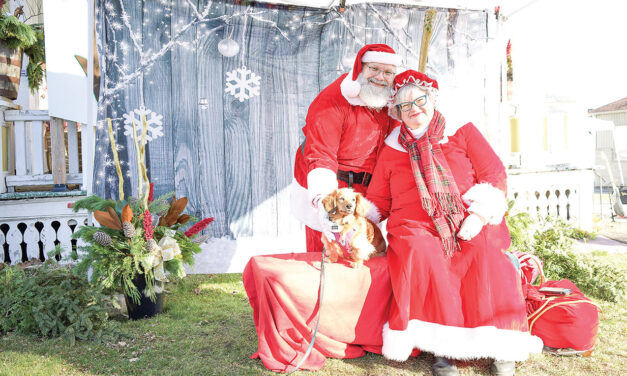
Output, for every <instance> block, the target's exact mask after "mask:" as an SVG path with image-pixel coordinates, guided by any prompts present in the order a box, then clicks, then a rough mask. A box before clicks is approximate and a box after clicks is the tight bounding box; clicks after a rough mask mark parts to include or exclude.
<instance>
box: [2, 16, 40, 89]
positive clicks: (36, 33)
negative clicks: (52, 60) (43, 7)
mask: <svg viewBox="0 0 627 376" xmlns="http://www.w3.org/2000/svg"><path fill="white" fill-rule="evenodd" d="M0 40H2V41H3V42H4V44H5V45H6V46H7V48H10V49H13V48H19V49H22V50H23V51H24V53H25V54H26V56H28V66H27V67H26V75H27V77H28V87H29V88H30V89H31V90H32V91H35V90H36V89H37V88H38V87H39V86H41V83H42V81H43V77H44V69H43V64H44V62H45V61H46V55H45V54H46V53H45V48H44V32H43V28H42V27H41V26H35V27H32V26H30V25H27V24H25V23H23V22H22V21H20V20H19V19H18V18H17V17H15V16H12V15H5V14H4V13H3V12H0Z"/></svg>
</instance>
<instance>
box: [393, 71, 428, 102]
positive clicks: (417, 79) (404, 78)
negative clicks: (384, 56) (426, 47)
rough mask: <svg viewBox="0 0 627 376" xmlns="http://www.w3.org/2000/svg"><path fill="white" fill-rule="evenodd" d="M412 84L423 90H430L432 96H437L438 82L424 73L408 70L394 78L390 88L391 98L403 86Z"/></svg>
mask: <svg viewBox="0 0 627 376" xmlns="http://www.w3.org/2000/svg"><path fill="white" fill-rule="evenodd" d="M408 84H412V85H416V86H420V87H421V88H423V89H425V90H430V91H431V92H432V93H433V94H437V92H438V90H439V89H440V88H439V86H438V81H436V80H434V79H433V78H431V77H429V76H427V75H426V74H424V73H421V72H418V71H415V70H412V69H408V70H406V71H405V72H402V73H399V74H397V75H396V77H394V86H393V87H392V96H395V95H396V93H398V91H399V90H400V89H401V88H402V87H403V86H405V85H408Z"/></svg>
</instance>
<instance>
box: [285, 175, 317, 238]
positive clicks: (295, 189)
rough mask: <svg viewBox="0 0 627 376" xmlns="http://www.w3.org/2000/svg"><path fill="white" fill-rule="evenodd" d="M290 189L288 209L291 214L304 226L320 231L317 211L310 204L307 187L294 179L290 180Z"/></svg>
mask: <svg viewBox="0 0 627 376" xmlns="http://www.w3.org/2000/svg"><path fill="white" fill-rule="evenodd" d="M290 190H291V192H290V196H291V199H290V201H291V202H290V203H291V205H290V209H291V212H292V215H293V216H294V217H296V219H298V220H299V221H300V222H301V223H303V224H304V225H305V226H308V227H309V228H312V229H314V230H317V231H320V229H319V224H320V220H319V216H318V212H317V210H316V209H315V208H314V207H313V206H311V198H310V197H309V193H308V192H307V189H305V187H303V186H301V185H300V184H298V182H297V181H296V180H292V184H291V185H290Z"/></svg>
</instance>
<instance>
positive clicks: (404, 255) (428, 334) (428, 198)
mask: <svg viewBox="0 0 627 376" xmlns="http://www.w3.org/2000/svg"><path fill="white" fill-rule="evenodd" d="M437 92H438V83H437V81H435V80H433V79H431V78H429V77H428V76H426V75H424V74H422V73H419V72H416V71H413V70H408V71H405V72H403V73H401V74H399V75H397V76H396V78H395V80H394V93H395V95H394V98H393V105H391V106H390V115H391V116H392V117H395V118H397V119H399V120H402V121H403V125H401V126H400V127H397V128H396V129H394V130H393V131H392V133H391V134H390V135H389V136H388V137H387V138H386V141H385V146H384V148H383V149H382V150H381V152H380V154H379V159H378V162H377V166H376V168H375V170H374V173H373V177H372V181H371V183H370V187H369V189H368V194H367V198H368V199H369V200H370V201H371V202H372V203H373V204H374V205H375V206H376V207H377V209H378V210H379V213H380V214H381V218H382V219H385V218H386V217H387V218H388V223H387V231H388V243H389V247H388V256H387V258H388V264H389V270H390V277H391V281H392V290H393V301H392V304H391V307H390V316H389V322H388V323H387V324H385V326H384V328H383V349H382V352H383V355H384V356H386V357H387V358H389V359H394V360H398V361H404V360H406V359H407V357H408V356H409V355H410V353H411V352H412V349H414V348H418V349H420V350H422V351H426V352H431V353H433V354H434V355H435V361H434V363H433V367H432V370H433V373H434V374H436V375H456V374H457V369H456V367H455V366H454V365H453V364H452V363H451V362H450V361H449V360H448V359H474V358H492V359H494V360H495V362H494V363H493V366H492V371H493V373H495V374H503V375H512V374H514V361H522V360H525V359H527V358H528V356H529V353H531V352H540V351H541V350H542V341H541V340H540V339H539V338H537V337H535V336H531V335H530V334H529V332H528V326H527V318H526V311H525V302H524V299H523V296H522V292H521V287H520V282H519V278H518V274H517V272H516V270H515V268H514V266H513V265H512V263H511V262H510V261H509V258H508V257H507V256H506V255H505V254H503V252H504V251H505V250H507V248H508V247H509V244H510V237H509V231H508V229H507V226H506V225H505V221H503V216H504V214H505V211H506V209H507V201H506V198H505V191H506V173H505V168H504V167H503V164H502V163H501V161H500V160H499V158H498V157H497V156H496V154H495V153H494V151H493V150H492V148H491V147H490V145H489V144H488V143H487V141H486V140H485V139H484V138H483V136H482V135H481V133H480V132H479V131H478V130H477V128H475V126H474V125H473V124H472V123H468V124H466V125H464V126H463V127H461V128H460V129H459V130H458V131H457V132H456V133H455V134H454V135H453V136H450V137H448V138H446V137H443V132H444V127H445V121H444V117H443V116H442V115H441V114H440V113H439V112H438V111H436V110H435V104H434V102H435V99H436V96H437ZM408 151H409V152H408Z"/></svg>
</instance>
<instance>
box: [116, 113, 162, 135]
mask: <svg viewBox="0 0 627 376" xmlns="http://www.w3.org/2000/svg"><path fill="white" fill-rule="evenodd" d="M135 115H137V117H135ZM142 116H146V126H147V132H146V140H147V141H152V140H154V139H156V138H158V137H161V136H163V132H162V131H163V127H162V125H163V122H162V121H161V119H163V115H157V113H156V112H152V111H151V110H149V109H147V108H146V107H144V106H141V107H140V108H136V109H134V110H133V111H131V112H130V113H128V114H123V115H122V117H124V135H125V136H130V135H132V134H133V125H132V123H135V129H136V130H137V139H138V140H141V136H142Z"/></svg>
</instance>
